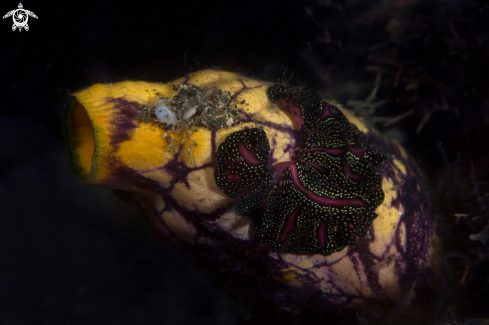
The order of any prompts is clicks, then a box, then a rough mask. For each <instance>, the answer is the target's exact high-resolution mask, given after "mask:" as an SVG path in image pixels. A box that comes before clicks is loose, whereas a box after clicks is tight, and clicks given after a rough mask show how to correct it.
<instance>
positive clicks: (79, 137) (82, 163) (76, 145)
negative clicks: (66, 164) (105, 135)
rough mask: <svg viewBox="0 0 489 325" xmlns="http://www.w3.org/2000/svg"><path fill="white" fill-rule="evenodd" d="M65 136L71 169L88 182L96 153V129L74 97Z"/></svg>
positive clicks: (67, 119) (67, 110) (70, 102)
mask: <svg viewBox="0 0 489 325" xmlns="http://www.w3.org/2000/svg"><path fill="white" fill-rule="evenodd" d="M65 136H66V141H67V145H68V152H69V156H70V163H71V167H72V169H73V171H74V172H75V173H76V175H77V176H78V177H80V178H81V179H82V180H83V181H86V180H87V179H88V177H89V175H90V171H91V169H92V160H93V155H94V152H95V143H94V129H93V125H92V122H91V121H90V118H89V117H88V113H87V111H86V110H85V108H84V107H83V105H82V104H80V102H79V101H78V100H77V99H76V98H74V97H71V98H70V99H69V101H68V104H67V107H66V111H65Z"/></svg>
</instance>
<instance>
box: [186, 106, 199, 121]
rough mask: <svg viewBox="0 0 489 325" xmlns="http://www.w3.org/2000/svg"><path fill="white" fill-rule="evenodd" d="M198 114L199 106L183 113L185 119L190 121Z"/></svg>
mask: <svg viewBox="0 0 489 325" xmlns="http://www.w3.org/2000/svg"><path fill="white" fill-rule="evenodd" d="M196 112H197V106H194V107H189V108H187V109H186V110H185V111H184V112H183V119H184V120H188V119H189V118H190V117H191V116H192V115H194V114H195V113H196Z"/></svg>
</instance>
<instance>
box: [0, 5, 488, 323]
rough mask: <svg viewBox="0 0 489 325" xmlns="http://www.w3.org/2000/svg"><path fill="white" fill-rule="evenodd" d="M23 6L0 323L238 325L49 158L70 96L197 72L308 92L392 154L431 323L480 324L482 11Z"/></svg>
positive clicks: (211, 294) (209, 289)
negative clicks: (427, 283)
mask: <svg viewBox="0 0 489 325" xmlns="http://www.w3.org/2000/svg"><path fill="white" fill-rule="evenodd" d="M23 5H24V9H28V10H31V11H33V12H34V13H35V14H36V15H37V16H38V17H39V19H34V18H29V26H30V30H29V31H28V32H26V31H25V30H24V31H22V32H20V33H19V32H18V31H15V32H12V30H11V26H12V19H11V18H8V19H4V20H2V21H0V44H1V45H0V101H1V102H0V103H1V104H0V324H155V323H158V324H244V323H247V322H253V318H252V317H253V316H251V315H249V314H248V312H247V309H246V307H244V306H239V305H238V304H236V303H235V302H233V301H232V300H231V299H230V298H228V297H227V296H226V295H225V294H223V293H221V292H219V291H218V290H217V289H215V288H214V287H213V285H212V284H211V283H210V282H209V281H208V280H207V279H206V278H205V277H204V276H203V275H202V274H200V273H199V271H198V270H196V269H195V268H194V266H193V265H192V264H191V263H190V262H188V261H187V260H185V259H184V258H183V257H182V256H181V254H180V252H179V251H178V250H177V249H174V248H172V247H170V246H168V245H167V244H165V243H164V242H163V241H162V240H161V239H159V238H158V237H157V235H156V234H155V233H153V231H152V230H151V229H150V228H149V227H148V226H146V225H145V223H144V221H143V220H142V218H141V217H140V216H139V214H138V211H137V210H136V209H135V208H133V207H131V206H130V205H127V204H125V203H123V202H121V201H119V200H117V199H116V198H115V197H113V195H112V194H111V192H110V191H107V190H101V189H98V188H95V187H89V186H85V185H83V184H82V183H81V182H79V181H78V180H76V179H75V178H74V177H73V175H72V173H71V172H70V169H69V166H68V161H67V155H66V153H65V149H64V143H63V134H62V127H61V125H62V112H63V105H64V103H65V101H66V98H67V96H68V95H69V94H70V93H71V92H74V91H77V90H80V89H82V88H85V87H88V86H90V85H92V84H94V83H100V82H102V83H104V82H106V83H108V82H117V81H122V80H145V81H153V82H166V81H169V80H172V79H174V78H177V77H181V76H183V75H185V74H187V73H189V72H192V71H196V70H199V69H204V68H219V69H224V70H230V71H234V72H239V73H242V74H245V75H247V76H250V77H255V78H259V79H264V80H268V81H277V82H284V83H286V82H288V83H291V84H298V85H302V84H308V85H313V86H316V87H317V88H318V90H319V92H320V93H321V95H322V96H324V97H326V98H335V99H338V100H340V102H341V103H343V104H344V105H346V106H347V107H349V108H351V109H354V110H355V112H356V114H357V115H360V116H362V117H364V118H365V120H366V121H367V122H368V123H370V124H372V125H374V126H376V127H377V128H379V129H380V130H381V131H382V132H384V133H386V134H388V135H390V136H392V137H394V138H396V139H398V140H399V141H400V142H402V143H403V144H404V145H405V146H406V148H407V149H408V151H409V152H410V153H411V154H412V155H413V156H414V157H415V159H416V160H417V161H418V163H419V164H420V166H421V167H422V168H423V169H424V171H425V172H426V174H427V176H428V178H429V181H430V183H431V184H432V189H431V193H430V195H433V197H434V202H435V206H436V215H435V217H436V218H437V222H438V229H437V230H438V233H439V234H440V237H441V238H442V239H443V259H442V261H443V263H442V266H441V267H442V273H443V274H444V275H445V278H444V280H443V281H442V283H443V285H442V286H441V287H440V288H437V289H438V290H439V291H440V293H439V295H438V296H439V298H438V299H439V301H436V302H434V305H435V306H437V307H436V308H435V309H434V310H433V323H434V324H449V323H452V324H455V322H457V323H458V324H463V323H464V322H465V321H467V319H469V318H473V319H475V318H489V311H488V307H489V275H488V274H489V253H488V249H487V244H488V243H487V241H486V242H485V243H484V242H481V241H474V240H471V239H470V237H469V236H470V235H471V234H475V233H480V232H481V231H483V230H484V229H485V227H486V225H487V222H488V218H489V217H488V210H489V196H485V195H487V193H489V183H487V182H488V181H489V83H488V75H489V62H488V58H489V23H488V22H489V5H488V4H487V3H486V2H484V1H470V0H464V1H462V0H460V1H458V0H453V1H423V0H419V1H414V0H390V1H389V0H385V1H374V0H356V1H354V0H350V1H346V0H345V1H336V0H317V1H291V0H289V1H217V0H211V1H202V0H201V1H194V0H186V1H160V2H143V1H138V2H130V3H126V4H121V3H119V2H107V1H101V2H88V1H85V2H79V3H76V4H72V3H68V2H53V1H51V2H41V1H27V2H23ZM17 6H18V2H17V1H10V0H9V1H2V3H1V4H0V11H1V13H0V14H1V15H4V14H5V13H6V12H8V11H10V10H12V9H16V8H17ZM373 89H377V91H376V92H372V90H373ZM353 100H354V101H353ZM455 214H464V216H460V217H456V216H455ZM487 237H488V236H486V240H487ZM250 319H251V321H250Z"/></svg>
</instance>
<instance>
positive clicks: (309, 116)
mask: <svg viewBox="0 0 489 325" xmlns="http://www.w3.org/2000/svg"><path fill="white" fill-rule="evenodd" d="M267 94H268V97H269V99H270V100H271V101H272V102H274V103H276V104H277V105H278V106H279V107H281V108H282V109H284V110H286V111H287V112H288V113H290V114H291V118H292V119H293V120H295V122H296V127H298V129H299V131H300V141H299V142H300V148H299V151H298V152H299V154H298V157H297V159H296V160H295V161H289V162H281V163H278V164H275V165H274V166H273V167H272V170H271V171H270V170H267V169H266V166H267V164H266V162H268V154H269V153H268V151H269V144H268V139H267V137H266V134H265V132H264V131H263V130H261V129H245V130H242V131H238V132H235V133H233V134H231V135H230V136H228V137H227V138H226V140H225V141H224V142H223V144H221V146H220V147H219V149H218V152H217V164H216V173H215V176H216V183H217V184H218V186H219V188H220V189H221V190H222V191H223V192H224V193H226V194H227V195H229V196H231V197H239V200H238V203H237V211H238V213H240V214H252V217H253V220H254V230H255V233H256V236H257V238H259V239H260V240H261V241H263V242H264V243H269V244H272V245H273V247H274V249H275V250H276V251H285V252H291V253H295V254H315V253H322V254H324V255H329V254H331V253H334V252H336V251H339V250H341V249H343V248H344V247H345V246H346V245H354V244H357V243H358V242H359V240H360V238H362V237H365V236H366V235H367V233H368V228H369V227H370V225H371V224H372V222H373V220H374V219H375V218H376V217H377V214H376V213H375V209H376V208H377V207H378V206H379V205H380V204H381V203H382V201H383V200H384V192H383V191H382V186H381V178H380V176H379V175H378V174H377V172H376V169H377V166H378V165H379V164H380V163H382V162H383V161H384V160H385V157H384V156H383V155H381V154H378V153H376V152H375V151H374V150H373V149H372V148H369V147H367V146H365V145H363V144H362V143H361V142H360V140H359V138H358V129H357V128H356V126H354V125H353V124H351V123H350V122H349V121H348V120H347V118H346V117H345V116H344V115H343V113H341V111H340V110H339V109H338V108H337V107H335V106H333V105H331V104H329V103H327V102H324V101H322V100H321V99H319V98H318V97H317V95H316V94H315V92H314V91H313V90H311V89H300V88H294V87H286V86H283V85H274V86H272V87H270V88H269V89H268V92H267ZM256 135H258V137H257V136H256ZM272 175H273V176H272ZM272 178H273V180H272ZM260 207H261V209H260V210H259V213H252V212H256V211H258V210H257V209H258V208H260Z"/></svg>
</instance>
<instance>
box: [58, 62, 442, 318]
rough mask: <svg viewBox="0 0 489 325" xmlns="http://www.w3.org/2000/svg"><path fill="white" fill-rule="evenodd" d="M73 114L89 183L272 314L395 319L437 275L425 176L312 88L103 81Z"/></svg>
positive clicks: (205, 77)
mask: <svg viewBox="0 0 489 325" xmlns="http://www.w3.org/2000/svg"><path fill="white" fill-rule="evenodd" d="M162 101H164V106H165V107H164V109H165V112H164V113H165V114H166V115H171V117H172V118H171V119H161V118H158V117H159V116H158V114H160V115H161V109H162V105H161V102H162ZM155 107H157V108H156V109H159V111H157V112H156V111H155ZM65 117H66V121H65V129H66V134H67V138H68V144H69V153H70V157H71V161H72V166H73V169H74V171H75V173H76V174H77V176H78V177H80V178H81V179H82V180H83V181H84V182H86V183H88V184H94V185H99V186H103V187H106V188H111V189H113V190H115V191H117V193H118V194H120V193H121V191H125V192H126V195H125V196H126V198H128V199H130V200H131V201H132V202H134V203H136V204H138V205H139V207H140V209H141V211H142V213H143V215H144V216H145V217H146V218H147V220H148V222H149V223H150V224H152V225H153V226H154V228H155V229H156V230H157V231H158V232H159V233H160V234H161V235H163V236H164V237H165V238H166V239H168V240H169V241H170V242H172V243H174V244H176V245H182V246H185V252H186V253H187V254H188V255H189V256H190V257H191V258H193V259H194V260H195V261H196V262H197V264H198V265H199V267H201V268H202V269H203V270H204V271H205V272H206V273H207V274H208V275H209V276H210V277H211V278H212V279H213V280H214V281H215V283H216V284H217V285H218V286H219V287H220V288H222V289H223V290H225V291H227V292H228V293H230V294H231V295H232V296H233V297H235V298H236V299H238V300H239V301H242V302H244V303H246V304H247V305H249V306H251V307H252V311H254V312H255V313H257V314H261V316H260V317H261V318H267V317H273V319H274V320H275V321H280V320H283V322H285V323H289V322H290V323H292V322H293V323H297V324H300V323H305V324H307V323H315V322H321V323H327V322H328V321H329V322H336V323H340V322H342V321H344V320H345V319H351V317H352V316H351V315H354V313H351V310H353V309H354V310H356V311H359V312H362V311H365V310H367V309H368V308H370V306H372V304H377V305H379V306H383V309H381V310H384V315H387V314H388V312H389V310H390V308H392V307H393V306H398V304H399V303H400V302H401V301H402V300H403V297H404V296H405V294H406V292H411V291H412V290H414V289H413V288H414V287H415V286H414V284H415V283H417V282H418V283H419V281H420V279H426V277H428V276H429V274H430V273H431V272H432V268H433V258H434V257H435V256H436V250H435V246H434V232H433V216H432V210H431V209H432V207H431V202H430V199H429V195H428V192H427V184H426V180H425V178H424V176H423V174H422V172H421V171H420V169H419V168H418V166H417V165H416V163H415V162H414V161H413V159H412V158H410V157H409V156H408V154H407V153H406V152H405V150H404V149H403V148H402V147H401V146H400V145H399V144H397V143H396V142H395V141H393V140H390V139H388V138H386V137H384V136H383V135H381V134H379V133H377V132H376V131H374V130H372V129H371V128H369V127H368V126H367V125H366V124H365V123H364V122H363V121H362V120H360V119H358V118H356V117H355V116H353V115H352V114H351V113H349V112H348V111H347V110H345V109H343V108H341V106H339V105H338V104H336V103H334V102H329V101H328V102H326V101H322V100H320V99H319V98H317V96H316V94H315V92H314V91H312V90H311V89H306V88H293V87H285V86H281V85H275V86H273V85H272V84H270V83H267V82H263V81H257V80H252V79H248V78H246V77H243V76H240V75H237V74H233V73H229V72H223V71H215V70H204V71H199V72H195V73H192V74H190V75H188V76H186V77H183V78H180V79H177V80H175V81H173V82H170V83H168V84H158V83H146V82H133V81H126V82H120V83H116V84H103V85H102V84H97V85H93V86H91V87H89V88H87V89H85V90H82V91H80V92H77V93H75V94H73V95H72V97H71V98H70V100H69V103H68V105H67V110H66V114H65ZM165 121H166V122H167V123H165ZM168 121H171V123H169V122H168ZM379 313H380V314H382V312H379ZM267 314H268V316H267ZM367 314H368V313H367ZM272 315H273V316H272ZM377 317H380V318H381V317H382V315H381V316H377ZM355 319H356V318H355Z"/></svg>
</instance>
